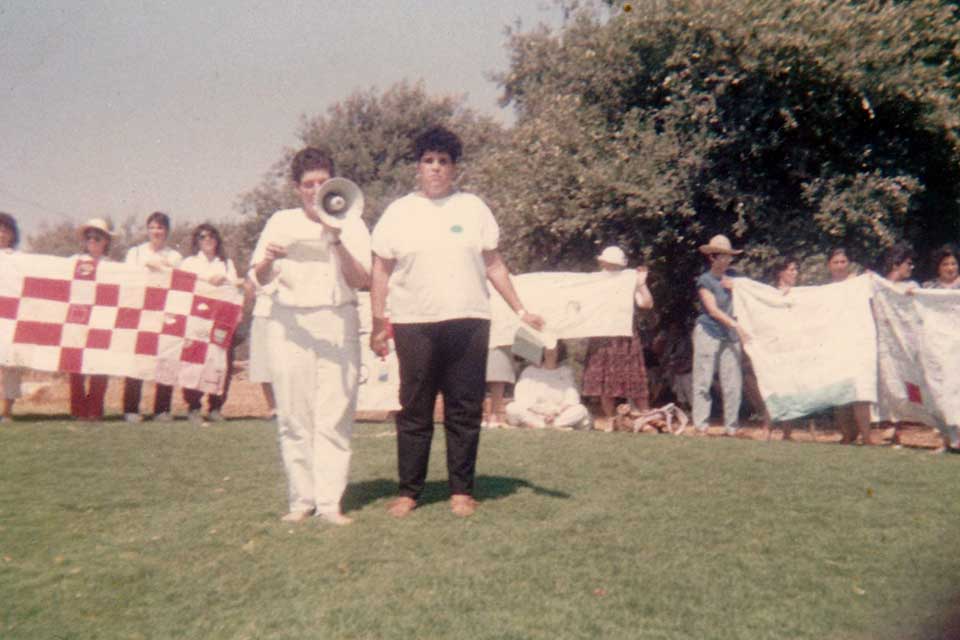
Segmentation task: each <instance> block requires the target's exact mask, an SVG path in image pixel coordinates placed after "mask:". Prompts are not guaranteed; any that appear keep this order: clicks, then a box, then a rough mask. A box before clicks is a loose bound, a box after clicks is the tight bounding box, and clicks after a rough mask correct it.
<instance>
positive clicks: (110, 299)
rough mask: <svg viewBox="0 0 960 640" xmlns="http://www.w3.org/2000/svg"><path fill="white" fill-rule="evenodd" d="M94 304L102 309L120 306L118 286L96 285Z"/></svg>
mask: <svg viewBox="0 0 960 640" xmlns="http://www.w3.org/2000/svg"><path fill="white" fill-rule="evenodd" d="M94 304H97V305H100V306H103V307H116V306H117V305H119V304H120V285H116V284H102V283H100V284H97V294H96V298H95V300H94Z"/></svg>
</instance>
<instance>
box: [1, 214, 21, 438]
mask: <svg viewBox="0 0 960 640" xmlns="http://www.w3.org/2000/svg"><path fill="white" fill-rule="evenodd" d="M18 244H20V230H19V229H18V228H17V220H16V218H14V217H13V216H12V215H10V214H9V213H4V212H2V211H0V254H2V255H12V254H13V253H15V252H16V249H17V245H18ZM0 378H2V379H3V410H2V413H0V422H10V421H11V420H12V419H13V403H14V402H16V400H17V398H19V397H20V369H19V368H17V367H0Z"/></svg>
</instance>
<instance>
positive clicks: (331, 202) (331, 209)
mask: <svg viewBox="0 0 960 640" xmlns="http://www.w3.org/2000/svg"><path fill="white" fill-rule="evenodd" d="M313 206H314V209H315V210H316V212H317V215H318V216H319V218H320V222H322V223H323V224H325V225H327V226H328V227H332V228H334V229H340V228H342V227H343V224H344V222H345V221H346V220H347V219H348V218H352V217H360V216H361V215H362V214H363V193H361V192H360V187H358V186H357V185H356V184H355V183H354V182H353V181H351V180H347V179H346V178H330V179H329V180H327V181H326V182H324V183H323V184H322V185H320V190H319V191H317V196H316V198H315V199H314V203H313Z"/></svg>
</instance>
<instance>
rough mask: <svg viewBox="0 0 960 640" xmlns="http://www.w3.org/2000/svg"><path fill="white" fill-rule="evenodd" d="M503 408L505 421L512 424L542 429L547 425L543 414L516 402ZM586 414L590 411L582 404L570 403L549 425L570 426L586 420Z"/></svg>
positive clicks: (557, 426) (558, 427) (561, 427)
mask: <svg viewBox="0 0 960 640" xmlns="http://www.w3.org/2000/svg"><path fill="white" fill-rule="evenodd" d="M504 410H505V411H506V413H507V422H508V423H510V424H512V425H519V426H524V427H530V428H531V429H544V428H546V426H547V422H546V421H545V420H544V419H543V416H541V415H540V414H537V413H534V412H533V411H531V410H530V409H529V408H527V407H521V406H519V405H518V404H517V403H516V402H511V403H510V404H508V405H507V406H506V407H505V408H504ZM588 415H590V412H589V411H587V408H586V407H585V406H583V405H582V404H574V405H570V406H569V407H566V408H564V410H563V411H561V412H560V413H559V414H557V417H556V418H554V420H553V424H552V425H550V426H551V427H555V428H557V429H563V428H565V427H572V426H574V425H576V424H580V423H581V422H583V421H584V420H586V419H587V416H588Z"/></svg>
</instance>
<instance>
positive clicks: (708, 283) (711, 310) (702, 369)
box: [693, 235, 747, 436]
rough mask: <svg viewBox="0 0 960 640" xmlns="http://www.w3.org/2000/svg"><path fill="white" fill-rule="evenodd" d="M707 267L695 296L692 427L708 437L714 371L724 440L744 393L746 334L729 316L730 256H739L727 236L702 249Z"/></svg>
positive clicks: (734, 425)
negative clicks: (698, 305)
mask: <svg viewBox="0 0 960 640" xmlns="http://www.w3.org/2000/svg"><path fill="white" fill-rule="evenodd" d="M700 253H702V254H703V255H705V256H706V258H707V261H708V262H709V263H710V268H709V269H708V270H707V271H706V272H704V273H702V274H701V275H700V277H699V278H697V294H698V296H699V297H700V302H701V304H702V305H703V312H702V313H701V314H700V315H699V316H697V324H696V327H695V328H694V330H693V425H694V426H695V427H696V428H697V433H699V434H701V435H705V434H706V433H707V427H708V426H709V425H708V422H707V421H708V420H709V418H710V405H711V399H710V386H711V384H712V383H713V375H714V373H715V372H717V371H719V373H720V387H721V389H722V390H723V425H724V427H725V430H724V435H726V436H734V435H736V434H737V429H738V427H739V425H738V418H739V413H740V398H741V395H742V391H743V373H742V371H741V368H740V366H741V360H742V359H743V353H742V351H741V346H740V344H741V342H744V341H746V338H747V336H746V333H744V331H743V329H742V328H741V327H740V325H739V324H737V321H736V319H735V318H734V317H733V294H732V293H731V292H730V288H731V286H732V283H731V282H730V278H729V277H728V276H727V269H728V268H729V267H730V263H731V262H733V257H734V256H736V255H739V254H741V253H743V251H741V250H734V249H733V248H732V247H731V246H730V240H729V239H728V238H727V237H726V236H722V235H717V236H713V237H712V238H710V242H709V243H707V244H705V245H702V246H701V247H700Z"/></svg>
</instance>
